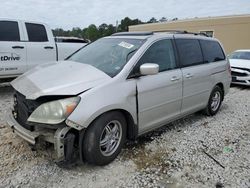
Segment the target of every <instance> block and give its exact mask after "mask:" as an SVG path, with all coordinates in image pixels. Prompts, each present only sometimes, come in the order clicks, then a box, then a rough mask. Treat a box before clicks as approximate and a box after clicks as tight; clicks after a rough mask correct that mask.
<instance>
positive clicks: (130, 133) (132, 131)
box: [118, 110, 138, 140]
mask: <svg viewBox="0 0 250 188" xmlns="http://www.w3.org/2000/svg"><path fill="white" fill-rule="evenodd" d="M118 111H120V112H121V113H122V114H123V115H124V116H125V118H126V121H127V139H129V140H135V139H136V138H137V136H138V125H136V124H135V122H134V119H133V117H132V115H131V114H130V113H129V112H128V111H126V110H118Z"/></svg>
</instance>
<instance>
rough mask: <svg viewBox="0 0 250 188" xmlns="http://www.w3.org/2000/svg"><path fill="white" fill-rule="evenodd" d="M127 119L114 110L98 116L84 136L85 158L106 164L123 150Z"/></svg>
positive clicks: (88, 160)
mask: <svg viewBox="0 0 250 188" xmlns="http://www.w3.org/2000/svg"><path fill="white" fill-rule="evenodd" d="M126 127H127V123H126V119H125V117H124V116H123V114H122V113H120V112H118V111H112V112H108V113H105V114H103V115H101V116H100V117H98V118H97V119H96V120H95V121H94V122H93V123H92V124H91V125H90V127H89V128H88V129H87V130H86V133H85V134H84V138H83V143H82V147H83V150H82V151H83V158H84V160H85V161H87V162H88V163H90V164H94V165H101V166H102V165H106V164H108V163H110V162H112V161H113V160H114V159H115V158H116V157H117V156H118V154H119V153H120V152H121V149H122V146H123V144H124V142H125V139H126Z"/></svg>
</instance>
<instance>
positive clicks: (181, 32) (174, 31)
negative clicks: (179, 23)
mask: <svg viewBox="0 0 250 188" xmlns="http://www.w3.org/2000/svg"><path fill="white" fill-rule="evenodd" d="M162 32H169V33H174V34H191V35H202V36H205V37H209V36H208V35H207V34H205V33H195V32H188V31H186V30H164V31H162Z"/></svg>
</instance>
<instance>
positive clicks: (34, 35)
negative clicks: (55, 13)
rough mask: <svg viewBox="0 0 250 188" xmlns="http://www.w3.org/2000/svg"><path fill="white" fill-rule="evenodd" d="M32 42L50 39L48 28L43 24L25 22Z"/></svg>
mask: <svg viewBox="0 0 250 188" xmlns="http://www.w3.org/2000/svg"><path fill="white" fill-rule="evenodd" d="M25 25H26V29H27V32H28V38H29V41H30V42H46V41H48V37H47V33H46V29H45V27H44V26H43V25H41V24H32V23H25Z"/></svg>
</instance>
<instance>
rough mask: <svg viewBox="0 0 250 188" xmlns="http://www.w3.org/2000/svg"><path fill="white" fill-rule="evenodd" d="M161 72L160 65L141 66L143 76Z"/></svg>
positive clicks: (148, 64) (146, 64)
mask: <svg viewBox="0 0 250 188" xmlns="http://www.w3.org/2000/svg"><path fill="white" fill-rule="evenodd" d="M158 72H159V65H158V64H155V63H145V64H143V65H141V66H140V73H141V75H154V74H157V73H158Z"/></svg>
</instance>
